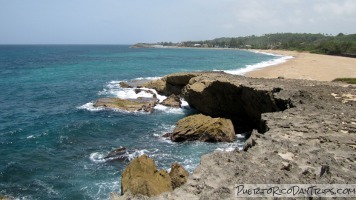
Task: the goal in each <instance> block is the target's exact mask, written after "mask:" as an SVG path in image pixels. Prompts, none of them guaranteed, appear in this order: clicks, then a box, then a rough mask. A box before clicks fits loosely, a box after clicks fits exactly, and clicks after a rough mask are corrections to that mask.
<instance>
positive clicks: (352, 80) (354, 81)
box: [333, 78, 356, 84]
mask: <svg viewBox="0 0 356 200" xmlns="http://www.w3.org/2000/svg"><path fill="white" fill-rule="evenodd" d="M333 82H344V83H347V84H356V78H337V79H334V80H333Z"/></svg>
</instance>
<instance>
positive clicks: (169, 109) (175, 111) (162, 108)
mask: <svg viewBox="0 0 356 200" xmlns="http://www.w3.org/2000/svg"><path fill="white" fill-rule="evenodd" d="M154 109H155V110H159V111H163V112H166V113H170V114H184V109H183V108H172V107H168V106H164V105H161V104H157V105H156V106H155V107H154Z"/></svg>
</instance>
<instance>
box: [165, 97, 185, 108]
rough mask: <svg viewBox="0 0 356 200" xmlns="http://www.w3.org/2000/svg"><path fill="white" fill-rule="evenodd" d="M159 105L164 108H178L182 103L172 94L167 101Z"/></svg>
mask: <svg viewBox="0 0 356 200" xmlns="http://www.w3.org/2000/svg"><path fill="white" fill-rule="evenodd" d="M161 104H162V105H164V106H169V107H174V108H180V107H181V104H182V102H181V101H180V99H179V97H178V96H177V95H175V94H172V95H170V96H169V97H168V98H167V99H165V100H164V101H163V102H162V103H161Z"/></svg>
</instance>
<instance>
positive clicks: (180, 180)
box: [169, 163, 189, 189]
mask: <svg viewBox="0 0 356 200" xmlns="http://www.w3.org/2000/svg"><path fill="white" fill-rule="evenodd" d="M169 176H170V177H171V181H172V187H173V189H176V188H178V187H180V186H182V185H184V184H185V183H186V182H187V180H188V177H189V173H188V171H187V170H185V169H184V167H182V166H181V165H180V164H178V163H173V164H172V165H171V171H170V172H169Z"/></svg>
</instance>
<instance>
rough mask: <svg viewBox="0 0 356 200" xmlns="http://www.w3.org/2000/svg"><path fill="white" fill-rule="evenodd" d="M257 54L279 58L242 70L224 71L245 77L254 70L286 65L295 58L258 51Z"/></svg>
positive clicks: (247, 66) (248, 66)
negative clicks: (244, 75)
mask: <svg viewBox="0 0 356 200" xmlns="http://www.w3.org/2000/svg"><path fill="white" fill-rule="evenodd" d="M255 53H261V54H266V55H272V56H276V57H277V58H274V59H272V60H268V61H264V62H260V63H257V64H253V65H246V67H245V68H242V69H235V70H224V72H226V73H229V74H235V75H243V74H245V73H247V72H250V71H254V70H258V69H261V68H264V67H269V66H273V65H278V64H281V63H285V62H287V60H289V59H292V58H294V57H293V56H283V55H278V54H271V53H265V52H258V51H255Z"/></svg>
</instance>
